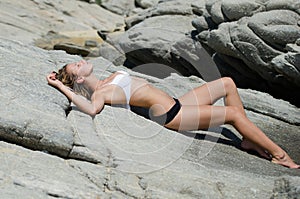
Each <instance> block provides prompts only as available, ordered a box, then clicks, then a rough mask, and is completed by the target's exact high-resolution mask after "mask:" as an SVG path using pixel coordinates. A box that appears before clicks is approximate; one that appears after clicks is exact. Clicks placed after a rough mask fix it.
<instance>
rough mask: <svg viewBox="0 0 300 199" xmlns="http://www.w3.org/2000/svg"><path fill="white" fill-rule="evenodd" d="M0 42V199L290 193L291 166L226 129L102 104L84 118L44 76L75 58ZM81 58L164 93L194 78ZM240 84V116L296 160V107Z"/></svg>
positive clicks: (294, 182) (294, 180) (293, 191)
mask: <svg viewBox="0 0 300 199" xmlns="http://www.w3.org/2000/svg"><path fill="white" fill-rule="evenodd" d="M0 43H1V45H0V55H1V60H2V61H1V64H0V73H1V81H0V93H1V98H0V101H1V103H0V139H1V140H4V141H2V142H1V143H0V150H1V153H0V156H1V157H0V158H1V160H2V163H1V165H0V190H1V191H0V197H1V198H16V197H23V196H24V195H26V196H28V197H33V198H43V197H62V198H86V197H88V198H97V197H100V198H102V197H103V198H105V197H112V198H143V197H145V198H271V197H273V198H276V197H279V196H285V195H289V196H291V197H296V196H297V195H299V184H300V174H299V172H298V171H297V170H291V169H287V168H284V167H282V166H278V165H275V164H272V163H270V162H268V161H266V160H264V159H261V158H259V157H257V156H255V155H251V154H248V153H245V152H243V151H241V150H240V149H239V147H238V146H239V142H240V136H239V135H238V134H237V133H236V131H235V130H234V129H232V128H231V127H229V126H223V127H222V128H221V127H220V128H210V129H209V131H187V132H181V133H178V132H174V131H171V130H168V129H166V128H163V127H161V126H159V125H157V124H156V123H154V122H152V121H149V120H147V119H145V118H143V117H141V116H139V115H137V114H135V113H133V112H130V111H128V110H125V109H122V108H119V107H110V106H106V107H105V108H104V110H103V111H102V112H101V113H100V114H98V115H97V116H96V117H95V118H91V117H90V116H88V115H86V114H84V113H82V112H80V111H79V110H77V109H76V107H72V106H71V104H69V102H68V100H67V99H66V97H65V96H64V95H63V94H61V93H60V92H59V91H58V90H56V89H54V88H52V87H51V86H49V85H47V82H46V79H45V76H46V75H47V74H48V73H50V72H51V71H52V70H57V69H58V68H60V67H61V66H62V65H64V64H65V63H69V62H74V61H78V60H80V59H81V58H80V57H79V56H72V55H68V54H66V53H65V52H63V51H46V50H42V49H39V48H36V47H32V46H30V45H27V44H22V43H19V42H15V41H10V40H7V39H0ZM90 61H91V62H92V63H93V64H94V66H95V70H94V71H95V73H96V74H97V75H98V77H99V78H104V77H107V76H108V75H110V74H111V73H112V72H114V71H116V70H119V69H122V70H127V71H128V72H129V73H130V74H132V75H135V76H138V77H142V78H145V79H147V80H148V81H149V82H151V83H152V84H153V85H155V86H157V87H159V88H161V89H163V90H165V91H166V92H168V93H169V94H172V95H174V96H180V95H182V94H183V93H184V92H186V91H188V90H189V89H191V88H193V87H196V86H199V85H201V84H203V83H204V81H203V80H201V79H199V78H198V77H195V76H192V77H189V78H188V77H182V76H179V75H176V74H172V75H171V76H169V77H167V78H165V79H158V78H155V77H151V76H147V75H143V74H140V73H137V72H133V71H131V70H129V69H126V68H125V67H122V66H120V67H116V66H114V65H113V64H112V63H111V62H110V61H108V60H105V59H103V58H97V59H93V60H90ZM240 92H241V96H242V99H243V101H244V102H245V105H246V107H247V109H248V110H247V114H248V116H249V117H250V119H251V120H252V121H254V122H255V123H256V124H257V125H258V126H259V127H260V128H262V129H263V130H264V131H265V132H266V133H267V134H268V136H270V137H271V138H272V139H274V140H275V141H276V142H277V143H278V144H280V145H281V146H282V147H284V148H285V149H286V150H287V151H288V152H289V153H290V155H291V157H292V158H294V159H295V160H296V161H297V162H299V161H300V159H299V157H300V156H299V150H297V144H298V143H299V133H300V132H299V129H300V128H299V109H298V108H296V107H294V106H292V105H290V104H289V103H287V102H285V101H282V100H276V99H274V98H272V97H271V96H270V95H268V94H263V93H260V92H256V91H251V90H242V89H241V90H240ZM252 100H253V101H255V106H254V105H253V103H252ZM268 102H269V103H268ZM271 102H272V104H271ZM218 103H220V104H221V102H218ZM260 103H262V104H260ZM275 105H276V107H273V106H275ZM265 107H267V108H265ZM274 109H275V110H274ZM178 179H180V180H178Z"/></svg>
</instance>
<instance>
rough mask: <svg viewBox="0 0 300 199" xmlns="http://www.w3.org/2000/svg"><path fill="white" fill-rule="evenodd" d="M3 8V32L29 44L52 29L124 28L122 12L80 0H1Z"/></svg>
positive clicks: (0, 18) (0, 23)
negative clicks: (116, 12) (117, 13)
mask: <svg viewBox="0 0 300 199" xmlns="http://www.w3.org/2000/svg"><path fill="white" fill-rule="evenodd" d="M0 8H1V9H0V29H1V33H0V36H2V37H6V38H8V39H13V40H21V41H22V42H24V43H28V44H33V43H34V41H35V40H36V39H39V38H40V37H42V36H45V35H47V33H48V32H49V31H52V32H58V33H59V32H65V31H68V32H71V31H73V32H74V31H88V30H105V31H113V30H116V29H124V19H123V17H122V16H119V15H116V14H114V13H111V12H109V11H108V10H106V9H104V8H102V7H100V6H99V5H97V4H89V3H87V2H83V1H78V0H74V1H67V0H55V1H52V0H51V1H50V0H28V1H10V0H2V1H1V2H0Z"/></svg>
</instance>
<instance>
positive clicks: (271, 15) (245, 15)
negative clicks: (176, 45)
mask: <svg viewBox="0 0 300 199" xmlns="http://www.w3.org/2000/svg"><path fill="white" fill-rule="evenodd" d="M205 8H206V9H205V11H204V12H203V14H202V15H199V17H197V18H195V19H194V20H193V25H194V27H195V28H196V29H197V31H198V35H197V36H196V37H197V39H198V40H199V41H200V42H201V43H202V44H204V45H207V47H208V48H209V49H210V50H212V51H213V52H214V53H215V58H216V60H217V63H218V67H219V68H220V71H222V72H221V73H222V74H225V75H229V76H232V77H233V78H234V79H236V80H237V82H238V84H239V85H240V86H243V87H249V86H250V87H252V88H254V89H257V90H260V91H264V92H269V93H271V94H273V95H274V96H277V97H281V98H284V99H288V100H289V101H291V102H292V103H294V104H297V105H299V99H300V95H299V94H294V91H295V90H299V88H300V84H299V79H300V72H299V53H300V51H299V45H298V44H297V40H298V39H299V38H300V28H299V20H300V9H299V8H300V3H299V1H297V0H288V1H276V0H267V1H248V0H246V1H232V0H217V1H210V2H207V3H206V6H205ZM247 71H249V72H247ZM241 77H243V78H241ZM253 81H256V85H253V83H252V82H253Z"/></svg>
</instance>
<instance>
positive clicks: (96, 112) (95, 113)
mask: <svg viewBox="0 0 300 199" xmlns="http://www.w3.org/2000/svg"><path fill="white" fill-rule="evenodd" d="M101 110H102V109H101ZM101 110H99V109H92V110H91V111H89V113H88V114H89V115H90V116H91V117H95V116H96V115H97V114H99V113H100V112H101Z"/></svg>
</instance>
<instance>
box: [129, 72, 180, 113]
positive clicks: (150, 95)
mask: <svg viewBox="0 0 300 199" xmlns="http://www.w3.org/2000/svg"><path fill="white" fill-rule="evenodd" d="M131 86H132V87H131V92H132V93H131V94H132V95H131V98H130V104H131V105H133V106H140V107H146V108H151V111H152V113H153V114H154V115H161V114H164V113H166V112H167V111H168V110H169V109H170V108H171V107H172V106H173V105H174V104H175V101H174V99H173V98H172V97H171V96H169V95H168V94H167V93H165V92H163V91H161V90H159V89H157V88H155V87H154V86H152V85H150V84H149V83H148V82H147V81H145V80H143V79H139V78H132V84H131Z"/></svg>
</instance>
